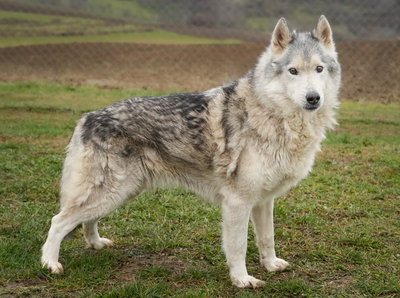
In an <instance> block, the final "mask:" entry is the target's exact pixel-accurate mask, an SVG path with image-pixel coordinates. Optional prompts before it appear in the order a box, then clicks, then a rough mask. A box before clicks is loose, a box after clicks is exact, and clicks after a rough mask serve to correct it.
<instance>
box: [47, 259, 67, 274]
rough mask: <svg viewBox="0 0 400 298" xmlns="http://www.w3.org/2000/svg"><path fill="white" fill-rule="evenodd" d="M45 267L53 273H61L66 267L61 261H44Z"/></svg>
mask: <svg viewBox="0 0 400 298" xmlns="http://www.w3.org/2000/svg"><path fill="white" fill-rule="evenodd" d="M42 264H43V267H47V270H49V272H50V273H51V274H60V273H63V271H64V269H63V266H62V265H61V263H59V262H43V261H42Z"/></svg>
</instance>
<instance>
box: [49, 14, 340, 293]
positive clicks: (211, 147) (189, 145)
mask: <svg viewBox="0 0 400 298" xmlns="http://www.w3.org/2000/svg"><path fill="white" fill-rule="evenodd" d="M339 86H340V66H339V63H338V61H337V53H336V51H335V46H334V43H333V40H332V32H331V28H330V26H329V23H328V21H327V20H326V18H325V17H324V16H321V18H320V19H319V22H318V25H317V28H316V30H314V31H313V33H297V32H295V31H294V32H290V30H289V28H288V26H287V24H286V21H285V20H284V19H283V18H282V19H281V20H279V22H278V23H277V25H276V27H275V29H274V32H273V35H272V40H271V45H270V46H269V47H268V48H267V49H266V51H265V52H264V53H263V54H262V55H261V57H260V58H259V60H258V62H257V64H256V66H255V68H254V69H253V70H251V71H249V72H248V73H247V75H245V76H244V77H243V78H240V79H238V80H237V81H235V82H234V83H233V84H231V85H228V86H223V87H218V88H214V89H211V90H208V91H205V92H203V93H188V94H174V95H170V96H162V97H144V98H130V99H126V100H124V101H121V102H117V103H115V104H113V105H111V106H109V107H106V108H104V109H102V110H99V111H95V112H91V113H87V114H85V115H83V116H82V118H80V119H79V120H78V122H77V126H76V128H75V131H74V133H73V135H72V138H71V140H70V143H69V145H68V148H67V156H66V158H65V162H64V167H63V171H62V180H61V194H60V196H61V198H60V204H61V211H60V213H59V214H58V215H56V216H54V217H53V219H52V222H51V228H50V231H49V235H48V238H47V241H46V243H45V245H44V246H43V256H42V264H43V266H47V267H48V269H49V270H50V271H51V272H52V273H59V272H62V271H63V268H62V266H61V264H60V263H59V262H58V256H59V249H60V244H61V241H62V240H63V238H64V237H65V236H66V235H67V234H68V233H70V232H71V231H72V230H73V229H74V228H75V227H76V226H77V225H79V224H81V223H82V224H83V232H84V235H85V239H86V241H87V243H88V244H89V246H91V247H94V248H95V249H100V248H103V247H106V246H110V245H112V241H110V240H108V239H106V238H100V237H99V234H98V231H97V222H98V220H99V219H100V218H101V217H102V216H104V215H106V214H107V213H109V212H110V211H111V210H113V209H115V208H117V207H118V206H120V205H121V204H123V203H124V202H126V201H127V200H128V199H129V198H133V197H135V196H137V195H139V194H140V193H142V192H143V191H145V190H149V189H150V190H151V189H154V188H156V187H158V186H184V187H187V188H189V189H191V190H193V191H195V192H196V193H197V194H199V195H200V196H201V197H204V198H206V199H208V200H210V201H212V202H215V203H219V204H221V206H222V219H223V221H222V229H223V241H222V242H223V249H224V251H225V254H226V258H227V263H228V266H229V270H230V276H231V279H232V282H233V283H234V284H235V285H236V286H238V287H260V286H263V284H264V282H263V281H261V280H258V279H256V278H254V277H252V276H250V275H249V274H248V273H247V269H246V264H245V257H246V248H247V230H248V223H249V219H250V218H251V220H252V221H253V224H254V230H255V234H256V237H257V245H258V248H259V251H260V261H261V264H262V265H264V266H265V267H266V268H267V269H268V270H269V271H279V270H284V269H285V268H287V267H288V266H289V263H287V262H286V261H284V260H282V259H279V258H277V257H276V255H275V249H274V230H273V202H274V199H275V198H277V197H278V196H280V195H282V194H284V193H285V192H286V191H287V190H289V189H290V188H291V187H293V186H294V185H296V184H297V183H298V182H299V181H300V180H301V179H303V178H305V177H306V176H307V174H308V173H309V172H310V170H311V168H312V165H313V163H314V158H315V153H316V152H317V151H318V150H320V143H321V141H322V140H323V139H324V137H325V132H326V130H327V129H331V128H333V127H334V125H335V124H336V121H335V111H334V109H335V108H336V107H337V106H338V104H339V102H338V99H337V97H338V90H339Z"/></svg>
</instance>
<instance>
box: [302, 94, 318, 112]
mask: <svg viewBox="0 0 400 298" xmlns="http://www.w3.org/2000/svg"><path fill="white" fill-rule="evenodd" d="M320 99H321V97H320V96H319V93H318V92H310V93H307V94H306V100H307V103H306V104H305V106H304V108H305V109H306V110H307V111H313V110H316V109H318V108H319V106H320V101H319V100H320Z"/></svg>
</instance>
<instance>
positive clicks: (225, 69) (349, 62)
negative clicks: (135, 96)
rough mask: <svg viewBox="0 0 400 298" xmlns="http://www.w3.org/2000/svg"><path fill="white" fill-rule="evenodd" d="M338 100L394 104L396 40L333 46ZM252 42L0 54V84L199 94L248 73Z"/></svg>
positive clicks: (45, 48) (84, 46) (42, 48)
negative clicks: (35, 83) (55, 84)
mask: <svg viewBox="0 0 400 298" xmlns="http://www.w3.org/2000/svg"><path fill="white" fill-rule="evenodd" d="M337 49H338V52H339V60H340V62H341V65H342V72H343V80H342V82H343V83H342V88H341V95H340V96H341V98H346V99H352V100H360V99H368V100H379V101H382V102H385V103H387V102H393V101H399V100H400V83H399V79H398V77H399V72H400V71H399V68H398V65H399V62H400V41H398V40H397V41H357V42H341V43H339V44H337ZM263 50H264V46H261V45H256V44H240V45H147V44H127V43H74V44H57V45H53V44H50V45H38V46H21V47H14V48H2V49H0V65H1V66H2V67H1V68H0V80H2V81H6V82H9V81H27V80H28V81H29V80H47V81H53V82H64V83H65V82H66V83H70V84H76V85H80V84H91V85H98V86H100V87H109V88H145V89H156V90H164V91H165V90H178V91H182V90H190V91H202V90H206V89H209V88H212V87H215V86H219V85H221V84H224V83H227V82H229V81H232V80H234V79H236V78H237V77H239V76H241V75H243V74H245V73H246V72H247V71H248V70H249V69H250V68H252V67H253V66H254V64H255V62H256V60H257V58H258V56H259V55H260V53H261V52H262V51H263Z"/></svg>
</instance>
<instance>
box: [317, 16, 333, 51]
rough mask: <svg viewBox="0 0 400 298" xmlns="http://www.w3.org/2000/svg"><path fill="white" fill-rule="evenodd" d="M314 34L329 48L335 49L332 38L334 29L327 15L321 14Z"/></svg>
mask: <svg viewBox="0 0 400 298" xmlns="http://www.w3.org/2000/svg"><path fill="white" fill-rule="evenodd" d="M314 36H315V37H316V38H318V39H319V40H320V41H321V42H322V43H323V44H324V45H325V46H326V47H327V48H328V49H329V50H334V49H335V45H334V43H333V38H332V29H331V26H330V25H329V23H328V20H327V19H326V18H325V16H323V15H322V16H321V17H320V18H319V21H318V25H317V29H316V30H314Z"/></svg>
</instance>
